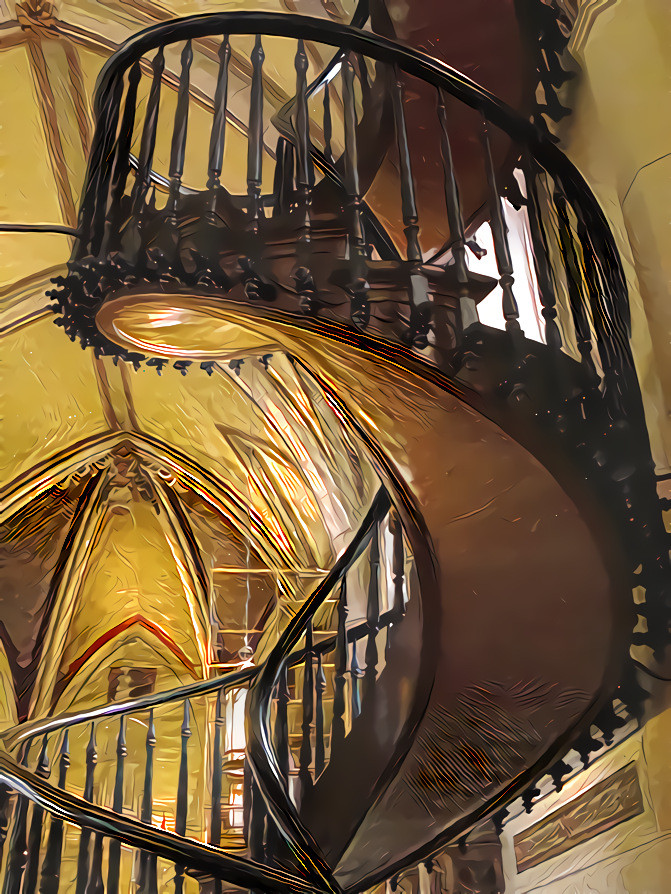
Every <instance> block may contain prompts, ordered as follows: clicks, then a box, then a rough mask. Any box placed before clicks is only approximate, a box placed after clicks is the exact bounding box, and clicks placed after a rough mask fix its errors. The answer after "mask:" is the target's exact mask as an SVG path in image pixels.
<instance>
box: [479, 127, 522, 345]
mask: <svg viewBox="0 0 671 894" xmlns="http://www.w3.org/2000/svg"><path fill="white" fill-rule="evenodd" d="M482 148H483V153H484V163H485V173H486V175H487V184H488V186H489V194H490V210H491V221H490V226H491V229H492V237H493V239H494V255H495V257H496V267H497V270H498V272H499V283H500V285H501V289H502V290H503V301H502V307H503V316H504V318H505V321H506V330H507V331H508V332H510V333H512V334H513V335H517V333H519V332H520V323H519V316H520V314H519V310H518V307H517V301H516V300H515V295H514V294H513V283H514V282H515V279H514V276H513V263H512V260H511V257H510V246H509V244H508V227H507V225H506V222H505V218H504V216H503V205H502V203H501V196H500V195H499V190H498V186H497V183H496V173H495V171H494V161H493V159H492V147H491V143H490V140H489V130H488V128H487V123H486V122H485V121H483V126H482Z"/></svg>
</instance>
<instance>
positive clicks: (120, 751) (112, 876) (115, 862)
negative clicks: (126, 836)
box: [107, 714, 128, 894]
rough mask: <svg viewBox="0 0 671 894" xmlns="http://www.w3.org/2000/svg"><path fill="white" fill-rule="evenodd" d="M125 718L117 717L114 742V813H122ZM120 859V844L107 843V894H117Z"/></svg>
mask: <svg viewBox="0 0 671 894" xmlns="http://www.w3.org/2000/svg"><path fill="white" fill-rule="evenodd" d="M127 754H128V749H127V748H126V717H125V715H123V714H121V716H120V717H119V734H118V736H117V740H116V773H115V776H114V794H113V795H112V810H113V811H114V812H115V813H123V777H124V768H125V763H126V755H127ZM120 859H121V844H120V843H119V841H118V840H117V839H116V838H112V839H111V840H110V843H109V864H108V870H107V894H117V892H118V890H119V861H120Z"/></svg>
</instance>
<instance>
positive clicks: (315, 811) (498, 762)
mask: <svg viewBox="0 0 671 894" xmlns="http://www.w3.org/2000/svg"><path fill="white" fill-rule="evenodd" d="M315 48H318V49H319V53H318V54H317V55H318V57H319V58H320V59H329V60H330V61H328V63H327V64H326V65H325V66H324V65H316V64H315V58H317V55H316V54H315V52H314V50H315ZM95 112H96V128H95V134H94V139H93V143H92V146H91V151H90V156H89V161H88V170H87V175H86V180H85V184H84V190H83V195H82V200H81V206H80V210H79V219H78V224H77V229H76V241H75V244H74V248H73V251H72V256H71V258H70V260H69V263H68V265H67V269H65V270H63V272H62V274H61V275H59V276H57V277H55V278H54V280H53V284H54V288H53V289H52V290H51V291H50V298H51V300H52V304H53V310H54V312H55V322H56V323H57V325H58V327H59V330H56V327H52V329H51V330H50V333H51V334H53V333H56V332H58V335H60V336H62V335H63V332H62V331H61V330H64V332H65V334H66V335H67V336H69V337H70V339H71V340H72V341H73V342H78V343H80V344H81V347H82V348H83V349H84V350H85V351H86V352H87V356H89V357H90V358H91V361H92V363H93V364H94V366H95V370H96V379H95V381H96V387H97V388H98V390H99V392H100V396H101V404H102V410H101V412H100V413H99V416H100V420H101V421H99V422H97V423H96V424H95V425H93V424H92V425H90V426H89V427H88V428H86V426H85V424H84V423H81V426H82V428H81V431H80V429H79V428H78V427H77V426H79V425H80V423H79V422H78V421H77V420H76V416H77V412H79V397H78V396H76V395H79V392H78V390H77V389H78V388H79V386H80V383H79V382H77V381H76V379H77V376H79V378H80V379H81V378H82V376H83V373H81V371H80V370H79V368H77V370H76V372H75V373H74V374H73V375H72V377H71V379H70V380H68V379H67V376H66V375H65V374H63V380H64V381H69V387H71V389H72V395H73V397H72V402H73V405H74V408H75V409H74V410H73V415H74V417H75V420H74V421H72V422H71V423H69V426H70V428H68V430H67V431H65V433H64V431H63V429H59V431H58V433H57V435H56V436H53V437H52V441H54V442H56V441H58V444H57V446H58V448H59V449H58V451H56V448H53V449H52V446H53V445H52V443H50V442H49V437H46V436H45V437H44V438H43V439H39V438H38V442H39V446H38V447H36V448H35V452H36V453H39V457H38V459H39V461H38V460H37V459H35V460H34V461H33V463H32V465H31V466H30V469H31V470H32V472H33V473H34V474H33V476H32V478H31V479H30V481H29V482H28V483H27V484H26V483H25V482H20V481H19V482H18V483H17V485H16V486H15V487H14V488H13V490H12V492H11V494H10V497H11V502H10V503H8V505H9V506H10V509H9V510H8V512H7V519H8V522H7V524H8V527H9V530H10V533H11V536H12V537H15V539H16V542H17V543H18V544H19V546H18V547H17V550H18V549H20V545H21V544H22V543H23V540H22V539H21V538H24V537H27V536H28V534H29V533H30V531H31V525H30V519H31V517H32V515H33V514H35V513H37V512H43V513H44V515H45V516H48V517H49V518H53V517H55V516H56V515H57V512H58V509H57V508H54V507H53V506H52V504H51V503H50V501H54V502H56V503H57V502H58V500H62V501H63V502H64V503H65V502H66V500H69V501H70V503H68V511H70V510H71V511H70V516H71V519H70V522H71V523H69V527H68V529H67V535H64V536H63V538H62V541H61V545H60V547H59V550H60V551H59V552H58V557H57V560H56V561H55V563H54V569H55V570H54V571H53V576H52V578H51V581H50V583H49V593H48V599H47V600H46V603H47V608H46V609H45V611H44V613H43V615H42V616H40V619H39V624H36V625H35V629H34V630H33V629H32V628H31V631H30V635H31V636H32V637H33V639H34V649H33V652H32V653H31V662H30V663H29V664H28V663H27V667H28V670H27V671H26V672H25V675H24V679H23V681H22V682H23V692H24V693H27V702H28V707H27V709H26V712H25V713H26V714H27V715H28V717H26V718H24V719H23V720H22V722H20V723H16V724H12V725H11V726H10V728H8V729H7V730H5V731H4V733H3V734H2V739H3V741H2V744H3V748H2V749H1V750H0V776H1V777H2V779H1V780H0V784H1V787H0V815H1V816H2V822H1V823H0V848H1V855H2V863H1V864H0V871H1V873H2V884H3V894H5V892H6V894H14V892H16V894H19V892H21V894H32V892H35V891H38V890H39V891H40V892H44V894H47V892H49V894H57V892H60V891H63V892H64V891H70V890H73V891H76V892H77V894H92V892H102V891H105V892H108V894H115V892H119V891H122V890H123V891H125V890H129V891H130V890H133V891H138V892H142V894H158V891H162V890H173V889H174V890H175V891H180V892H181V891H190V890H193V891H196V890H199V891H201V892H208V894H210V892H212V894H214V892H222V891H227V892H228V891H230V892H233V891H237V890H240V889H243V890H249V891H267V892H280V891H282V892H285V891H289V892H294V894H302V892H304V891H305V892H307V891H308V890H309V891H313V892H317V894H354V892H359V891H364V890H368V889H371V888H373V887H374V886H376V885H379V884H381V883H383V882H388V881H389V880H390V879H394V878H395V879H398V873H399V872H401V871H402V870H406V869H407V868H408V867H410V866H413V865H417V866H418V867H424V869H422V870H421V872H420V868H418V870H417V872H418V878H419V876H420V875H421V877H422V878H424V879H425V875H424V874H423V873H424V871H425V869H426V865H428V864H427V863H426V861H427V859H428V861H429V863H430V858H431V855H435V854H436V853H437V852H438V851H439V849H440V848H442V847H444V846H446V845H448V844H449V843H450V842H453V841H455V840H456V839H458V838H459V837H460V836H462V835H463V834H464V833H466V832H468V830H469V829H471V828H472V827H473V825H474V824H475V823H477V822H478V821H481V820H486V819H489V820H491V821H492V822H493V824H494V825H493V826H492V828H494V829H496V828H499V827H500V824H501V822H502V819H503V816H504V814H505V804H507V803H509V802H510V800H511V799H512V798H513V797H515V796H517V795H520V796H521V797H522V798H523V801H524V804H525V805H529V806H531V805H532V804H533V802H534V799H535V798H536V797H537V795H538V793H539V791H540V789H539V788H537V787H536V786H541V785H546V784H550V783H548V782H547V780H548V779H549V780H550V781H551V784H552V785H553V786H555V787H556V788H557V790H560V789H561V787H562V784H563V780H564V779H565V778H566V777H567V776H568V775H569V774H570V773H571V772H572V771H573V770H572V766H571V765H570V764H567V763H566V761H565V758H566V755H567V753H568V751H569V750H570V749H573V751H574V752H575V753H576V754H577V755H579V757H580V760H581V761H582V762H583V763H584V764H585V766H586V765H587V764H588V763H589V760H590V756H591V755H592V754H593V753H594V752H596V751H598V750H600V749H603V748H604V747H607V746H610V745H611V744H612V743H613V741H614V740H616V739H617V737H618V736H622V735H624V734H625V732H629V731H631V729H632V728H634V727H635V726H636V724H637V722H638V720H639V719H640V717H641V714H642V703H643V700H644V698H645V693H644V692H643V691H642V690H641V688H640V686H639V685H638V682H637V677H636V667H637V665H636V663H635V662H633V661H632V660H631V656H630V646H631V645H632V642H633V643H635V644H636V645H643V646H645V647H646V648H648V649H649V650H651V651H652V652H654V653H657V652H659V650H660V649H661V648H662V647H663V645H664V635H663V634H664V631H665V629H666V627H667V626H668V623H667V611H668V608H667V604H666V600H667V595H668V585H669V574H668V572H669V569H668V550H667V549H666V546H667V542H666V535H665V532H664V529H663V522H662V515H661V509H660V503H659V499H658V496H657V491H656V487H655V479H654V475H653V465H652V459H651V454H650V445H649V441H648V435H647V428H646V423H645V417H644V412H643V404H642V400H641V393H640V388H639V384H638V380H637V375H636V370H635V366H634V359H633V356H632V349H631V339H630V314H629V299H628V295H627V288H626V285H625V278H624V274H623V270H622V264H621V261H620V258H619V255H618V252H617V249H616V246H615V241H614V239H613V235H612V233H611V232H610V229H609V227H608V224H607V221H606V218H605V216H604V214H603V212H602V211H601V209H600V207H599V205H598V203H597V201H596V199H595V197H594V196H593V194H592V192H591V191H590V189H589V187H588V186H587V184H586V182H585V180H584V179H583V177H582V176H581V174H580V173H579V172H578V170H577V169H576V168H575V167H574V166H573V165H572V164H571V162H570V161H569V160H568V159H567V158H566V156H565V155H564V154H563V153H562V152H561V151H560V150H559V149H558V148H557V146H556V145H555V144H554V143H553V142H552V141H551V139H550V138H549V136H548V135H547V134H546V133H544V132H543V131H541V130H539V128H538V126H537V125H536V124H532V123H530V122H529V121H528V120H527V119H526V118H524V117H523V116H521V115H520V114H518V113H516V112H514V111H513V110H512V109H511V108H509V107H508V106H507V105H506V104H505V103H504V102H502V101H501V100H500V99H498V98H497V97H496V96H494V95H493V94H491V93H489V92H488V91H486V90H485V89H483V88H482V87H480V86H478V84H476V83H475V82H473V81H472V80H470V79H469V78H468V77H466V76H465V75H463V74H461V73H460V72H458V71H456V70H453V69H451V68H449V67H448V66H447V65H445V64H444V63H442V62H440V61H437V60H436V59H433V58H431V57H429V56H428V55H426V54H424V53H422V52H419V51H418V50H415V49H412V48H410V47H409V46H406V45H403V44H401V43H397V42H394V41H392V40H390V39H386V38H384V37H381V36H379V35H377V34H374V33H372V32H371V31H369V30H365V29H360V28H356V27H350V26H344V25H339V24H334V23H329V22H326V21H323V20H317V19H313V18H308V17H305V16H301V15H293V14H287V15H284V14H283V15H274V14H270V13H268V14H266V13H263V14H262V13H215V14H208V15H201V16H193V17H189V18H185V19H178V20H174V21H170V22H167V23H165V24H162V25H158V26H154V27H151V28H148V29H147V30H145V31H143V32H141V33H139V34H138V35H137V36H135V37H133V38H131V39H130V40H129V41H127V42H126V43H125V44H124V45H123V46H122V47H121V49H120V50H118V52H116V53H115V54H114V55H113V56H112V57H111V58H110V60H109V61H108V63H107V64H106V65H105V67H104V69H103V71H102V72H101V75H100V78H99V81H98V86H97V90H96V98H95ZM63 342H64V344H65V345H66V346H67V348H68V349H70V347H71V346H69V345H68V344H67V341H66V340H65V339H64V340H63ZM80 353H81V352H80ZM68 356H69V357H70V361H69V362H70V363H72V364H73V368H74V364H75V361H74V360H73V359H72V358H73V357H74V355H73V354H72V353H71V354H69V355H68ZM78 356H79V354H78ZM113 365H115V366H117V367H118V369H119V371H120V372H119V377H120V378H119V381H120V384H119V386H118V390H117V392H114V389H113V388H112V387H111V385H110V375H111V373H112V372H113V371H114V366H113ZM61 374H62V371H60V372H58V371H56V372H55V373H54V375H55V376H56V377H58V376H60V375H61ZM60 381H61V379H58V382H60ZM83 403H84V402H83V401H82V404H83ZM120 408H121V409H120ZM96 412H97V411H96ZM83 415H85V413H83ZM91 415H92V416H93V413H92V414H91ZM96 418H97V417H96ZM96 425H97V428H96ZM75 432H76V433H77V435H78V437H77V438H75ZM59 438H60V441H59V440H58V439H59ZM42 440H43V441H45V442H47V443H46V446H43V445H42ZM40 451H41V452H40ZM49 451H51V452H49ZM26 463H27V460H26V461H25V463H24V465H25V464H26ZM19 466H20V463H19V462H17V468H19ZM19 477H20V476H18V475H17V478H19ZM45 482H46V483H45ZM59 488H60V490H59ZM38 501H42V502H40V503H39V505H38ZM36 507H37V508H36ZM45 507H46V508H45ZM26 531H28V534H26ZM227 575H228V577H227ZM234 579H235V581H238V582H240V581H241V582H242V583H233V580H234ZM252 581H253V584H252ZM259 581H262V582H259ZM634 591H635V596H634ZM639 616H641V617H645V618H646V620H647V631H646V632H645V633H640V632H639V629H640V628H637V630H636V632H635V633H634V627H636V626H637V624H638V617H639ZM511 625H512V626H514V627H515V630H516V636H517V638H518V641H516V642H514V643H512V642H510V641H509V638H506V637H502V635H501V631H502V630H505V629H506V627H507V626H511ZM115 650H116V651H115ZM115 655H116V656H117V657H116V658H115V657H114V656H115ZM639 664H640V662H639ZM623 731H624V732H623ZM541 780H542V781H541ZM427 871H428V870H427ZM422 884H424V882H423V883H422Z"/></svg>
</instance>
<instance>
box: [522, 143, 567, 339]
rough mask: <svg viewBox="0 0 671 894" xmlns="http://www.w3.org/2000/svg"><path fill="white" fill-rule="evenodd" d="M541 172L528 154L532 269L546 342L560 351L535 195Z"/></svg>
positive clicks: (553, 290)
mask: <svg viewBox="0 0 671 894" xmlns="http://www.w3.org/2000/svg"><path fill="white" fill-rule="evenodd" d="M540 175H541V170H540V168H539V167H538V165H536V164H535V162H534V161H533V159H531V158H529V159H528V164H527V167H526V170H525V182H526V188H527V214H528V217H529V231H530V233H531V244H532V246H533V260H534V270H535V271H536V281H537V282H538V293H539V296H540V301H541V305H542V306H543V311H542V313H543V319H544V320H545V342H546V344H547V346H548V347H549V348H551V349H552V350H553V351H560V350H561V347H562V338H561V332H560V331H559V326H558V325H557V306H556V301H557V298H556V294H555V287H554V281H553V274H552V268H551V266H550V255H549V250H548V243H547V236H546V233H545V227H544V225H543V212H542V210H541V205H540V200H539V195H538V178H539V177H540Z"/></svg>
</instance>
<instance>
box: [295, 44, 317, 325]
mask: <svg viewBox="0 0 671 894" xmlns="http://www.w3.org/2000/svg"><path fill="white" fill-rule="evenodd" d="M295 68H296V151H297V157H298V166H297V172H296V185H297V188H298V201H297V212H298V214H299V219H300V235H299V238H298V245H297V246H296V261H297V267H296V269H295V271H294V274H293V279H294V282H295V284H296V291H297V293H298V296H299V302H300V307H301V310H303V311H304V312H305V313H311V312H312V311H313V310H314V309H315V300H316V295H315V293H316V289H315V284H314V280H313V278H312V273H311V271H310V255H311V253H310V245H311V241H312V222H311V218H310V206H311V205H312V187H313V185H314V169H313V165H312V154H311V152H310V118H309V115H308V96H307V70H308V57H307V54H306V52H305V46H304V44H303V41H302V40H299V41H298V48H297V50H296V58H295Z"/></svg>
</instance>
